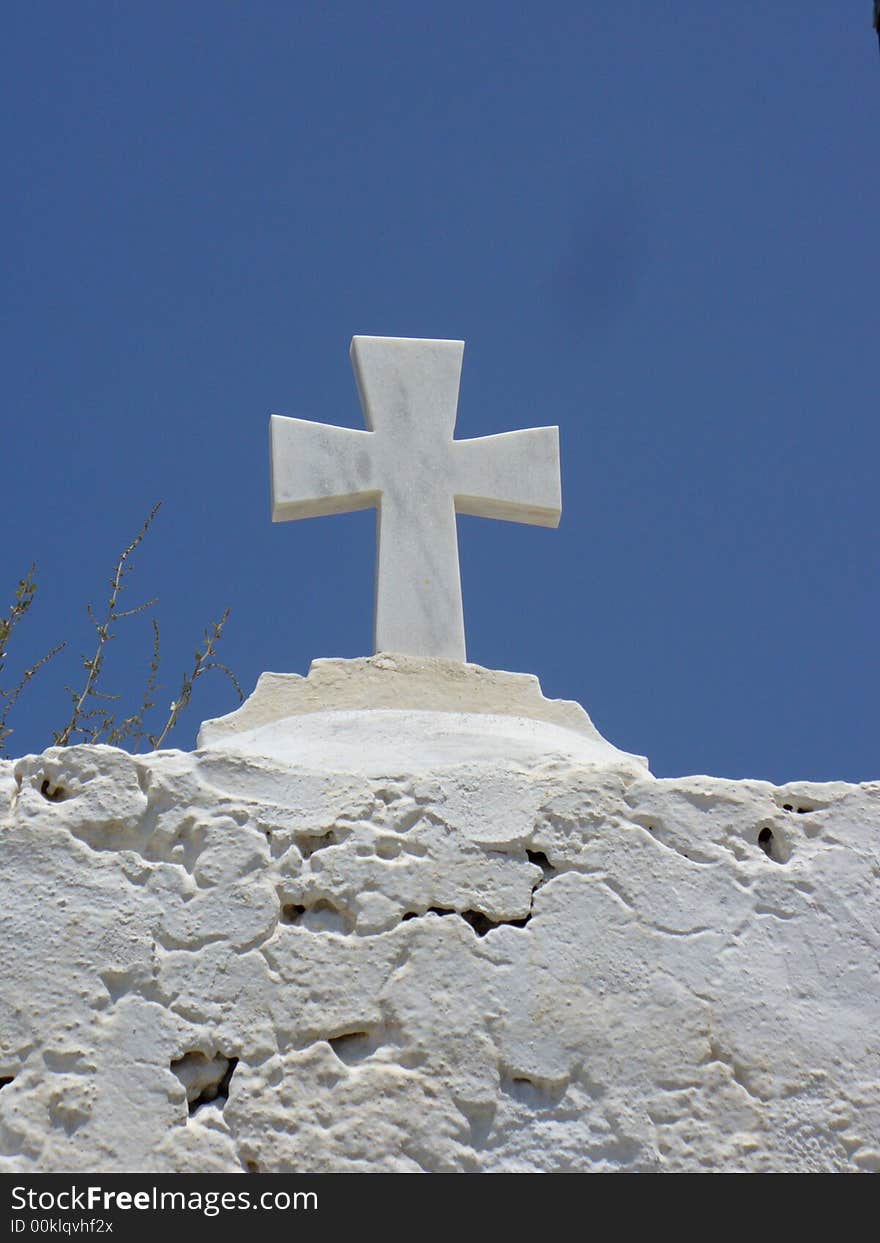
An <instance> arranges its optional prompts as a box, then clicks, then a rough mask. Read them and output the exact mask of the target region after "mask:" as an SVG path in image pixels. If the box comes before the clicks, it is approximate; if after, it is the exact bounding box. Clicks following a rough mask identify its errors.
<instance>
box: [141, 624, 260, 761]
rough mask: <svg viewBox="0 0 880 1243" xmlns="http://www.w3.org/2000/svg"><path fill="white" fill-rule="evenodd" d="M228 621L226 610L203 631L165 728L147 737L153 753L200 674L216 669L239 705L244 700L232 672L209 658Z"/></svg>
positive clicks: (164, 737) (185, 705) (174, 721)
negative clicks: (189, 671) (232, 690)
mask: <svg viewBox="0 0 880 1243" xmlns="http://www.w3.org/2000/svg"><path fill="white" fill-rule="evenodd" d="M228 619H229V609H226V611H225V612H224V614H223V616H222V617H221V618H220V620H219V621H218V622H213V623H212V625H211V626H210V627H209V629H208V630H206V631H205V642H204V646H203V647H201V648H198V647H197V648H196V654H195V664H194V665H193V668H192V672H191V673H188V674H184V675H183V682H182V684H181V688H180V693H179V694H178V696H177V698H176V699H175V700H173V701H172V704H171V708H170V714H169V717H168V720H167V721H166V723H165V728H164V729H163V730H162V732H161V733H160V734H151V735H149V742H150V745H151V746H152V747H153V749H154V750H155V751H158V750H159V748H160V747H161V746H162V743H163V742H164V741H165V739H166V738H167V737H168V735H169V734H170V733H171V731H172V729H174V726H175V725H176V724H177V722H178V719H179V718H180V715H181V713H182V712H183V711H184V710H185V709H186V708H187V707H188V705H189V701H190V699H191V698H192V693H193V686H194V685H195V682H196V680H197V679H198V678H200V677H201V676H202V674H204V673H207V672H208V670H209V669H218V670H219V671H220V672H221V673H224V674H225V675H226V677H227V678H229V680H230V682H231V683H232V685H233V686H234V687H235V690H236V692H237V694H238V700H239V703H240V702H241V701H242V700H243V699H244V693H243V691H242V689H241V687H240V686H239V684H238V681H237V679H236V677H235V675H234V674H233V673H232V671H231V670H230V669H228V668H227V666H226V665H224V664H221V662H220V661H218V660H212V659H211V657H213V656H214V654H215V648H216V646H217V644H218V643H219V641H220V638H221V636H222V634H223V627H224V626H225V625H226V622H227V621H228Z"/></svg>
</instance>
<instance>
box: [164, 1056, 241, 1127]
mask: <svg viewBox="0 0 880 1243" xmlns="http://www.w3.org/2000/svg"><path fill="white" fill-rule="evenodd" d="M237 1065H238V1058H237V1057H226V1056H224V1054H222V1053H215V1054H214V1056H213V1057H207V1056H206V1054H204V1053H197V1052H193V1053H184V1055H183V1057H179V1058H177V1059H176V1060H175V1061H173V1062H172V1063H171V1070H172V1072H173V1073H174V1074H175V1075H177V1077H178V1079H179V1080H180V1082H181V1083H182V1084H183V1087H184V1091H185V1092H186V1101H187V1107H188V1109H189V1113H190V1117H192V1115H193V1114H194V1113H195V1112H196V1110H197V1109H200V1108H201V1106H202V1105H210V1104H214V1105H216V1106H217V1107H218V1108H220V1109H222V1108H223V1106H224V1105H225V1103H226V1100H227V1098H228V1096H229V1083H230V1080H231V1079H232V1076H233V1074H234V1073H235V1068H236V1066H237Z"/></svg>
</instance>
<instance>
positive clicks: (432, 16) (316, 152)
mask: <svg viewBox="0 0 880 1243" xmlns="http://www.w3.org/2000/svg"><path fill="white" fill-rule="evenodd" d="M3 26H4V31H3V40H2V51H0V76H2V81H3V95H4V101H3V108H2V110H0V126H2V146H3V151H4V156H5V164H6V173H7V175H6V179H5V192H4V194H3V196H2V198H0V230H2V233H0V236H2V239H3V253H4V261H5V264H4V266H5V280H4V288H5V297H4V299H3V306H4V311H5V313H4V320H3V332H2V352H3V359H2V375H3V390H2V391H3V405H4V409H3V420H2V433H3V434H2V462H3V473H2V479H3V485H2V486H3V498H4V514H5V522H4V527H3V533H4V538H3V540H2V549H0V596H2V599H3V600H4V601H5V599H6V598H8V597H9V596H10V595H11V592H12V590H13V588H14V584H15V581H16V579H17V578H18V577H19V575H20V574H21V573H23V572H24V570H25V569H26V568H27V566H28V564H29V563H30V562H31V561H32V560H35V561H36V562H37V566H38V580H39V584H40V593H39V596H38V599H37V602H36V604H35V606H34V609H33V611H32V615H31V617H30V618H29V619H28V620H27V622H26V623H25V624H24V625H23V626H22V628H21V630H20V632H19V635H20V642H19V644H18V645H17V646H12V647H11V648H10V652H9V671H8V675H7V677H6V683H7V684H8V682H9V681H10V680H11V679H12V677H13V676H14V674H15V673H16V671H17V670H19V669H20V668H21V667H22V662H26V661H27V660H29V659H33V658H34V657H35V656H37V655H38V654H39V653H40V651H41V650H42V649H43V648H45V647H46V646H48V645H50V644H51V643H53V642H55V641H56V640H57V639H60V638H66V639H67V640H68V641H69V644H70V647H69V649H68V654H67V655H66V656H65V657H64V658H62V659H59V660H58V662H57V663H56V664H55V666H54V667H50V668H47V669H46V670H44V671H43V673H42V674H41V677H40V681H39V683H36V682H35V683H34V684H33V686H32V687H31V689H30V693H29V696H28V697H27V698H26V699H23V700H22V702H21V707H20V710H19V711H18V712H17V714H16V716H15V717H13V718H12V724H13V725H15V726H16V733H15V735H14V737H13V739H12V740H11V741H10V750H11V752H12V753H13V754H21V753H23V752H25V751H27V750H39V749H41V748H42V747H43V746H44V745H46V744H47V743H48V742H49V740H50V731H51V730H52V729H53V728H55V729H57V728H59V727H60V725H61V724H63V723H64V721H65V719H66V701H65V695H64V690H63V686H64V682H65V681H71V680H74V679H77V678H78V677H80V676H81V675H80V673H79V671H78V668H77V662H78V659H79V656H80V654H81V653H83V652H87V651H89V649H90V648H91V646H92V643H93V639H92V634H91V631H90V627H89V622H88V619H87V617H86V613H85V606H86V604H87V603H88V602H89V601H91V602H92V603H93V604H95V605H99V604H100V602H101V600H102V598H103V596H104V594H105V590H104V589H105V586H106V583H107V579H108V577H109V574H110V571H111V569H112V567H113V564H114V562H115V559H116V556H117V554H118V552H119V551H120V549H121V548H122V547H123V546H124V545H125V544H126V543H127V542H128V540H129V539H130V538H131V536H132V535H133V534H134V532H135V531H136V530H137V528H138V527H139V526H140V524H141V522H142V520H143V518H144V516H145V515H146V513H147V512H148V510H149V508H150V506H151V505H152V504H153V502H154V501H156V500H158V499H160V498H161V499H163V500H164V508H163V511H162V513H161V515H160V517H159V519H158V520H157V522H156V525H155V527H154V529H153V530H152V532H151V533H150V535H149V538H148V541H147V542H146V543H145V545H144V547H143V549H142V551H141V554H140V556H139V558H138V560H137V562H136V565H135V569H134V571H133V573H132V576H131V578H130V580H129V581H130V588H129V593H128V596H127V598H126V599H127V603H128V604H130V605H133V604H136V603H138V602H139V601H140V600H141V599H144V598H147V597H149V596H152V595H158V596H159V597H160V603H159V606H158V617H159V621H160V624H161V625H162V630H163V650H164V655H165V664H164V666H163V668H164V679H163V680H164V682H165V688H166V689H165V690H163V692H162V695H161V700H162V703H163V705H164V704H166V703H167V702H168V701H170V700H171V699H172V698H173V696H174V694H175V693H176V690H177V684H178V681H179V674H180V672H181V671H182V669H183V668H184V666H185V665H186V664H187V663H188V662H189V661H190V660H191V657H192V650H193V648H194V646H195V643H196V642H197V640H198V639H199V637H200V633H201V631H202V629H203V627H204V625H205V624H206V623H207V622H208V621H209V620H210V619H212V618H214V617H216V616H218V615H219V614H220V613H221V612H222V610H223V608H224V607H225V606H226V605H229V606H230V607H231V609H232V616H231V620H230V622H229V626H228V630H227V634H226V638H225V641H224V644H223V648H222V651H221V655H223V656H224V657H225V659H226V660H227V661H228V662H229V664H230V665H231V666H232V667H233V668H234V670H235V671H236V673H237V674H238V676H239V678H240V680H241V682H242V684H243V685H244V687H245V689H246V690H247V691H249V690H250V689H251V688H252V687H253V684H254V682H255V681H256V678H257V676H258V674H259V673H260V671H261V670H264V669H271V670H292V671H298V672H304V671H305V670H306V669H307V667H308V664H309V662H310V661H311V660H312V658H314V657H316V656H357V655H362V654H365V653H368V652H369V651H370V650H371V630H372V595H373V586H372V578H373V567H374V536H375V519H374V515H373V514H372V513H369V512H366V513H358V514H352V515H346V516H340V517H334V518H322V519H314V520H311V521H307V522H300V523H287V524H279V525H277V526H273V525H271V524H270V521H269V482H268V451H267V420H268V416H269V413H270V412H273V411H274V412H276V413H281V414H289V415H296V416H299V417H305V418H314V419H318V420H320V421H323V422H339V423H343V424H348V425H350V426H362V423H361V414H360V409H359V405H358V401H357V395H356V391H355V387H354V381H353V377H352V373H351V368H350V364H349V360H348V345H349V341H350V338H351V336H352V334H354V333H364V334H373V335H380V336H414V337H415V336H424V337H454V338H463V339H464V340H465V341H466V342H467V348H466V352H465V366H464V374H463V379H462V397H461V404H460V409H459V420H458V434H459V435H460V436H463V437H465V436H476V435H481V434H486V433H490V432H497V431H503V430H506V429H508V428H516V427H523V426H534V425H538V424H543V423H558V424H559V426H560V429H561V441H562V456H563V518H562V524H561V526H560V528H559V530H558V531H548V530H542V529H538V528H529V527H525V526H520V525H515V524H507V523H497V522H487V521H484V520H481V519H476V518H462V519H460V520H459V533H460V547H461V562H462V574H463V580H464V593H465V614H466V623H467V633H468V654H469V658H470V659H471V660H473V661H476V662H477V663H480V664H485V665H488V666H491V667H494V668H499V669H512V670H520V671H527V672H533V673H536V674H538V675H539V677H540V678H541V681H542V684H543V686H544V689H545V692H546V693H547V694H548V695H551V696H555V697H563V698H573V699H577V700H579V701H580V702H581V703H583V704H584V705H585V707H586V708H587V710H588V711H589V712H590V714H591V715H592V717H593V719H594V721H595V722H596V724H597V726H598V727H599V728H600V729H601V731H602V732H603V733H604V734H605V735H606V737H608V738H609V739H610V740H611V741H613V742H615V743H616V744H618V745H619V746H621V747H623V748H625V749H628V750H634V751H638V752H642V753H644V754H647V755H648V756H649V757H650V758H651V761H652V766H653V769H654V771H655V772H656V773H658V774H660V775H677V774H685V773H694V772H708V773H712V774H717V775H722V776H731V777H743V776H753V777H761V778H767V779H770V780H778V781H783V780H786V779H793V778H811V779H817V780H827V779H836V778H841V779H848V780H867V779H872V778H877V777H878V776H880V747H878V733H880V731H878V716H880V677H878V663H877V641H876V635H877V627H878V619H880V576H878V564H877V561H878V558H877V548H878V536H880V496H878V485H877V474H878V450H880V431H878V417H877V416H878V398H877V370H878V322H880V246H878V222H880V159H878V150H880V148H878V141H877V134H878V117H880V55H878V47H877V40H876V37H875V36H874V35H873V34H872V31H871V28H870V26H871V5H870V3H869V0H857V2H856V0H853V2H852V3H843V4H838V5H832V4H828V3H827V0H815V2H813V3H810V2H808V0H807V2H805V0H776V2H775V3H774V4H772V5H769V4H763V5H758V4H755V5H748V4H745V5H736V6H734V7H733V8H732V9H731V6H730V5H719V4H717V3H709V0H701V2H700V3H689V2H686V0H677V2H676V3H669V4H657V3H647V2H644V0H642V2H639V3H635V2H632V3H628V2H627V0H615V2H614V3H611V0H606V2H602V3H599V2H598V0H592V2H590V0H578V2H577V3H549V4H535V3H531V4H518V3H510V2H507V3H474V2H473V0H470V2H469V3H466V4H465V3H456V2H445V3H443V4H442V5H441V4H413V3H412V0H407V2H403V0H401V2H396V3H377V4H368V5H364V4H355V3H349V2H345V3H336V4H329V5H328V4H314V3H301V2H299V3H293V2H290V3H280V2H274V3H253V4H249V5H242V4H231V3H223V2H218V0H211V3H207V2H206V0H190V2H188V3H186V4H180V3H178V2H175V3H168V2H165V0H160V2H157V0H151V2H150V3H149V4H147V3H140V2H129V3H126V4H124V5H112V4H109V3H89V2H87V0H78V3H76V4H67V3H51V4H46V3H28V4H24V3H20V2H15V3H12V4H10V5H7V6H6V7H5V8H4V18H3ZM126 636H127V637H123V638H120V640H119V641H118V642H117V644H116V645H115V648H114V649H113V650H111V652H110V657H109V659H108V664H107V668H106V675H107V676H106V685H105V689H106V690H108V691H118V692H121V693H122V695H123V705H122V706H123V708H124V709H125V711H130V710H131V709H132V708H133V707H134V706H135V703H134V701H135V699H136V698H137V696H138V694H139V692H140V688H141V687H142V685H143V679H144V671H145V669H146V665H147V663H148V657H149V628H148V624H147V623H146V621H145V619H144V618H136V619H132V620H131V621H129V622H128V623H127V631H126ZM234 702H235V699H234V695H233V694H232V693H231V689H230V688H229V687H228V686H227V685H226V684H225V683H224V682H223V681H222V680H220V679H217V680H216V681H212V680H211V679H209V678H206V679H204V680H203V681H202V682H201V683H200V684H199V685H198V686H197V688H196V698H195V701H194V705H193V708H192V709H191V710H190V712H189V714H188V715H187V716H186V717H184V718H183V721H182V724H181V726H180V728H179V729H178V730H177V732H176V734H175V735H174V736H173V738H172V742H173V743H175V744H176V745H178V746H181V747H189V746H191V745H192V743H193V740H194V736H195V731H196V729H197V727H198V722H199V720H200V719H201V718H202V717H205V716H213V715H218V714H220V713H222V712H224V711H226V710H229V709H231V708H232V707H233V706H234Z"/></svg>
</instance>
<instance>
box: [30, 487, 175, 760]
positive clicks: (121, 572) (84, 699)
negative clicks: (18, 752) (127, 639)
mask: <svg viewBox="0 0 880 1243" xmlns="http://www.w3.org/2000/svg"><path fill="white" fill-rule="evenodd" d="M161 506H162V502H161V501H157V503H156V504H155V505H154V506H153V508H152V509H151V510H150V513H149V515H148V517H147V520H146V522H145V523H144V525H143V526H142V527H141V529H140V531H138V533H137V535H136V536H135V537H134V539H133V540H132V542H131V543H130V544H129V545H128V547H127V548H126V549H125V551H124V552H123V553H122V554H121V556H120V558H119V560H118V561H117V563H116V570H115V572H114V574H113V578H112V579H111V580H110V598H109V600H108V601H107V611H106V614H105V616H104V620H103V621H101V622H99V621H97V619H96V618H95V615H94V613H93V612H92V609H91V607H89V617H90V618H91V620H92V623H93V624H94V626H95V629H96V630H97V632H98V645H97V648H96V650H95V654H94V656H93V657H92V658H91V659H90V660H89V659H88V658H86V659H84V660H83V668H84V669H85V671H86V681H85V685H84V686H83V689H82V691H81V692H79V694H77V692H75V691H73V692H71V698H72V699H73V711H72V713H71V717H70V720H69V721H68V722H67V724H66V725H65V727H64V729H62V730H61V731H60V732H58V733H56V734H54V735H53V737H54V740H55V745H56V746H59V747H64V746H67V744H68V743H69V742H70V739H71V737H72V735H73V734H76V733H79V734H85V735H86V737H87V740H88V741H89V742H95V741H97V738H98V737H100V734H101V732H102V731H103V730H104V729H107V728H112V725H113V721H112V718H105V720H104V723H103V725H102V727H101V729H99V730H98V731H97V732H95V731H94V730H92V731H87V730H83V729H82V727H81V724H80V722H81V721H84V720H87V719H88V716H87V715H86V705H87V703H88V701H89V700H90V699H92V698H95V697H97V696H98V692H97V691H96V690H95V686H96V683H97V681H98V678H99V677H100V676H101V670H102V668H103V664H104V649H105V647H106V646H107V644H108V643H109V642H110V640H111V639H112V638H114V634H113V624H114V623H115V622H117V621H119V620H120V619H121V618H123V617H130V616H132V615H133V614H134V613H142V612H143V611H144V610H145V609H148V608H151V607H152V605H154V604H155V603H156V601H155V600H151V601H149V602H148V603H147V604H142V605H139V606H138V607H137V608H136V609H127V610H125V611H123V612H119V611H117V604H118V601H119V596H120V594H121V593H122V591H123V589H124V579H125V576H126V574H127V573H128V571H129V569H130V568H131V567H130V565H129V558H130V557H131V555H132V553H133V552H134V551H135V549H136V548H137V547H138V545H139V544H140V543H141V541H142V540H143V538H144V536H145V535H146V533H147V531H148V530H149V529H150V526H151V525H152V522H153V519H154V518H155V517H156V514H157V513H158V512H159V510H160V508H161Z"/></svg>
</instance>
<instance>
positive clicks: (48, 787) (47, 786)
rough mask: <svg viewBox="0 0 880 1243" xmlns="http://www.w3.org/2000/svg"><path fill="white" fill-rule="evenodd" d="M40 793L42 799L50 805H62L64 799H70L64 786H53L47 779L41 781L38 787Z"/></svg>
mask: <svg viewBox="0 0 880 1243" xmlns="http://www.w3.org/2000/svg"><path fill="white" fill-rule="evenodd" d="M40 793H41V794H42V796H43V798H44V799H47V800H48V802H50V803H63V802H64V800H65V799H66V798H70V795H69V794H68V792H67V790H65V788H64V786H53V785H52V783H51V782H50V780H49V778H48V777H45V778H44V779H43V783H42V785H41V786H40Z"/></svg>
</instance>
